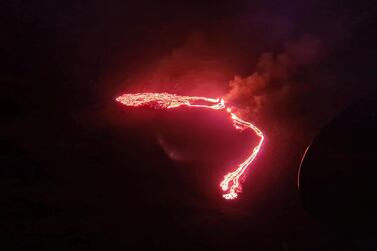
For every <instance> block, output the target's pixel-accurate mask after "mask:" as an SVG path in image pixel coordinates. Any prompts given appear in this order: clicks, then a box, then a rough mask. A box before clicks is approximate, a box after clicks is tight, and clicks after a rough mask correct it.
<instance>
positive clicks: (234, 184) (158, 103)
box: [116, 93, 264, 200]
mask: <svg viewBox="0 0 377 251" xmlns="http://www.w3.org/2000/svg"><path fill="white" fill-rule="evenodd" d="M116 101H118V102H120V103H122V104H123V105H126V106H130V107H143V106H149V107H153V108H155V109H172V108H178V107H180V106H188V107H198V108H207V109H213V110H224V109H226V111H227V112H228V114H229V117H230V119H231V120H232V122H233V126H234V127H235V128H236V129H237V130H245V129H251V130H252V131H253V132H254V133H255V134H256V135H257V136H259V138H260V140H259V143H258V144H257V146H255V147H254V148H253V150H252V152H251V153H250V155H249V157H248V158H247V159H246V160H245V161H244V162H242V163H241V164H239V165H238V166H237V168H236V170H234V171H233V172H229V173H228V174H226V175H225V176H224V179H223V180H222V181H221V182H220V187H221V189H222V190H223V191H224V194H223V197H224V198H225V199H227V200H231V199H235V198H237V196H238V194H237V193H239V192H240V191H241V184H240V177H241V176H242V175H243V174H244V173H245V171H246V169H247V168H248V167H249V166H250V164H251V163H252V162H253V161H254V159H255V157H256V156H257V154H258V152H259V150H260V148H261V146H262V143H263V140H264V136H263V133H262V132H261V131H260V130H259V129H258V128H257V127H256V126H255V125H253V124H251V123H250V122H246V121H244V120H242V119H241V118H239V117H238V116H237V115H236V114H234V113H233V112H232V110H231V109H230V108H229V107H226V105H225V102H224V100H223V99H222V98H218V99H214V98H205V97H195V96H179V95H175V94H169V93H135V94H124V95H122V96H119V97H117V98H116Z"/></svg>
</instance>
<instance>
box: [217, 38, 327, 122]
mask: <svg viewBox="0 0 377 251" xmlns="http://www.w3.org/2000/svg"><path fill="white" fill-rule="evenodd" d="M321 56H322V46H321V43H320V41H319V40H318V39H316V38H314V37H312V36H305V37H303V38H301V39H299V40H297V41H293V42H289V43H287V44H285V46H284V50H283V52H281V53H263V54H262V55H261V56H260V58H259V61H258V63H257V65H256V70H255V72H254V73H253V74H251V75H249V76H246V77H241V76H235V77H234V79H233V80H231V81H230V82H229V87H230V91H229V92H228V94H227V95H225V96H224V98H225V99H226V100H229V101H231V102H234V103H236V104H238V106H239V107H240V108H243V109H244V110H245V112H246V113H247V114H248V115H249V116H251V117H253V118H254V119H258V120H259V119H261V118H260V117H261V115H262V114H263V115H265V114H266V113H275V112H274V110H279V109H282V106H283V107H285V106H286V105H287V104H289V103H292V102H289V99H290V98H292V97H294V96H293V95H295V91H294V90H292V89H293V88H296V89H298V88H302V86H298V85H296V84H298V83H300V84H301V82H304V81H302V80H299V79H300V74H303V73H304V74H305V73H307V71H306V69H305V67H306V66H309V65H314V64H315V63H317V62H319V59H320V58H321ZM278 104H282V106H279V105H278ZM266 110H268V111H266Z"/></svg>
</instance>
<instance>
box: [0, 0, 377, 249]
mask: <svg viewBox="0 0 377 251" xmlns="http://www.w3.org/2000/svg"><path fill="white" fill-rule="evenodd" d="M0 6H1V8H0V9H1V11H0V12H1V20H0V27H1V31H2V32H1V42H0V43H1V49H0V50H1V59H2V60H1V62H2V64H1V67H0V81H1V84H0V116H1V121H0V124H1V126H0V145H1V154H0V157H1V158H0V186H1V187H0V191H1V196H0V198H1V199H0V217H1V221H0V222H1V223H0V236H1V237H0V238H1V239H2V245H5V247H7V249H5V250H104V249H105V248H107V249H108V250H114V249H116V248H118V247H120V248H121V249H123V250H124V249H126V248H130V250H150V249H152V248H153V249H157V248H159V249H163V250H225V249H230V248H232V249H234V250H332V249H331V248H333V249H335V250H338V249H336V248H339V246H337V245H338V244H339V243H338V242H336V241H335V242H334V241H333V238H332V233H331V232H328V231H327V230H326V228H325V227H324V226H322V225H321V224H320V223H319V222H318V221H317V220H316V219H315V218H313V217H312V216H311V215H310V213H308V212H307V211H306V210H305V209H304V208H303V207H302V205H301V201H300V197H299V193H298V191H297V186H296V180H297V171H298V168H299V164H300V160H301V157H302V154H303V152H304V150H305V148H306V146H307V145H308V144H309V143H310V142H311V141H312V139H313V138H314V136H315V135H316V134H317V133H318V132H319V131H320V129H321V128H322V127H324V126H325V124H326V122H327V121H328V120H330V119H332V118H333V117H334V116H335V114H336V113H338V112H339V111H341V110H342V109H344V108H345V107H346V106H348V105H349V104H352V103H353V102H355V101H356V100H358V99H359V98H360V97H363V96H365V95H367V94H369V93H371V92H373V91H374V90H375V86H376V84H375V83H376V71H375V69H376V65H377V64H376V56H377V55H376V52H377V50H376V43H377V41H376V34H375V33H376V28H377V27H376V20H375V19H376V18H375V17H376V4H375V3H374V2H373V1H367V0H365V1H364V0H362V1H357V2H355V1H315V0H310V1H270V0H268V1H205V2H204V1H182V2H180V1H133V2H132V1H103V2H101V1H80V0H78V1H45V0H41V1H5V2H3V3H1V5H0ZM137 91H139V92H141V91H168V92H174V93H179V94H186V95H204V96H209V97H217V96H225V97H227V98H228V100H229V102H231V103H232V104H234V106H236V107H238V108H239V112H240V113H241V114H243V116H244V117H245V118H248V119H249V120H250V121H254V122H255V123H256V124H257V125H258V126H260V127H261V128H263V131H264V133H265V134H266V138H267V139H266V144H265V145H264V148H263V151H262V152H261V154H260V155H259V156H258V159H257V161H256V163H255V166H254V169H253V172H250V173H249V174H248V177H247V179H246V181H245V183H244V187H243V188H244V189H243V193H241V197H240V198H239V200H237V201H232V202H227V201H224V200H223V199H221V194H220V191H219V190H218V189H217V185H218V182H219V180H220V179H221V176H222V175H223V174H224V173H225V172H226V168H227V166H230V165H232V164H233V165H234V164H235V163H234V162H236V161H238V159H235V157H234V156H235V155H237V157H238V156H239V155H240V153H241V155H242V154H244V153H245V152H246V151H247V150H248V149H245V148H244V147H245V146H244V143H243V142H242V141H246V143H250V142H251V143H253V142H254V139H253V138H250V136H248V135H243V134H242V135H239V134H236V133H235V132H234V131H233V130H232V126H231V124H230V122H229V121H228V120H227V119H226V118H225V117H224V116H223V114H221V113H219V114H218V113H213V112H206V111H191V110H177V111H172V112H171V113H170V112H169V113H166V112H164V111H153V110H148V109H144V110H132V109H126V108H124V107H122V106H120V105H118V104H116V103H115V102H114V98H115V97H116V96H117V95H119V94H122V93H124V92H137ZM208 131H210V133H207V132H208ZM161 139H163V140H164V141H166V142H169V144H171V145H170V146H169V149H173V150H174V151H177V152H178V153H179V154H181V155H182V156H183V157H182V159H179V160H174V159H171V158H169V156H167V155H166V147H165V149H164V148H163V147H162V146H161V145H162V144H161ZM203 139H204V140H203ZM241 157H242V156H241ZM342 241H343V240H342ZM342 241H339V242H340V243H341V244H339V245H344V246H347V242H344V243H343V242H342ZM334 243H335V244H334ZM339 250H344V249H341V248H339Z"/></svg>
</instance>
